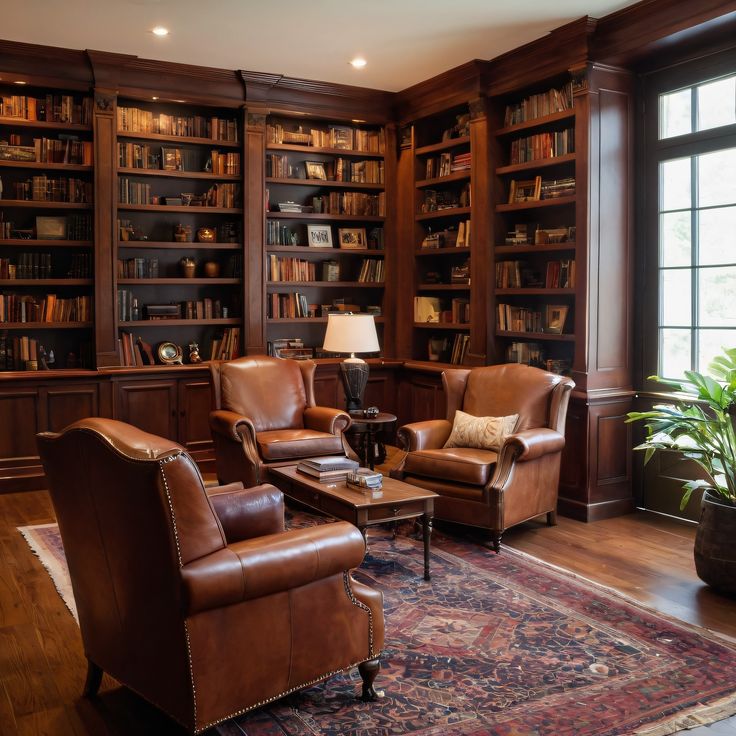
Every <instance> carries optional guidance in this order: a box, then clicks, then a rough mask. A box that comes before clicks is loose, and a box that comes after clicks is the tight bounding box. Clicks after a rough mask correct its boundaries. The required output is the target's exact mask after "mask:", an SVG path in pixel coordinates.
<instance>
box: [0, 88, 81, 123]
mask: <svg viewBox="0 0 736 736" xmlns="http://www.w3.org/2000/svg"><path fill="white" fill-rule="evenodd" d="M0 118H19V119H21V120H40V121H45V122H47V123H73V124H75V125H89V124H90V123H91V122H92V99H91V98H90V97H83V98H82V99H75V98H74V97H73V96H72V95H46V96H45V97H41V98H36V97H28V96H26V95H7V96H2V97H0Z"/></svg>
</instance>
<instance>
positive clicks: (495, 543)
mask: <svg viewBox="0 0 736 736" xmlns="http://www.w3.org/2000/svg"><path fill="white" fill-rule="evenodd" d="M501 535H502V532H494V531H491V538H490V540H489V541H488V547H490V548H491V549H492V550H493V551H494V552H495V553H496V554H500V553H501Z"/></svg>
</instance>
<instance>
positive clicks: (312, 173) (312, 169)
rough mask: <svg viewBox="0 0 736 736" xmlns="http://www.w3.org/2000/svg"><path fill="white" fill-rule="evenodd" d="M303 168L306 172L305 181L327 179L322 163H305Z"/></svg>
mask: <svg viewBox="0 0 736 736" xmlns="http://www.w3.org/2000/svg"><path fill="white" fill-rule="evenodd" d="M304 168H305V169H306V170H307V179H322V180H323V181H324V180H326V179H327V173H326V172H325V165H324V164H323V163H322V161H305V162H304Z"/></svg>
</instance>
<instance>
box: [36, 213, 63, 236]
mask: <svg viewBox="0 0 736 736" xmlns="http://www.w3.org/2000/svg"><path fill="white" fill-rule="evenodd" d="M36 237H37V238H38V239H39V240H65V239H66V217H36Z"/></svg>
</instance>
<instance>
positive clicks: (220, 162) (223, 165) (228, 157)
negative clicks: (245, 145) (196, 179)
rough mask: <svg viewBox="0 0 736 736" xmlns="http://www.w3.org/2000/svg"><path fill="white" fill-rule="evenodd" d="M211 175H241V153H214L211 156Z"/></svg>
mask: <svg viewBox="0 0 736 736" xmlns="http://www.w3.org/2000/svg"><path fill="white" fill-rule="evenodd" d="M210 168H211V173H213V174H217V175H218V176H221V175H222V174H226V175H228V176H237V175H238V174H240V154H239V153H233V152H230V153H221V152H220V151H212V153H211V154H210Z"/></svg>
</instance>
